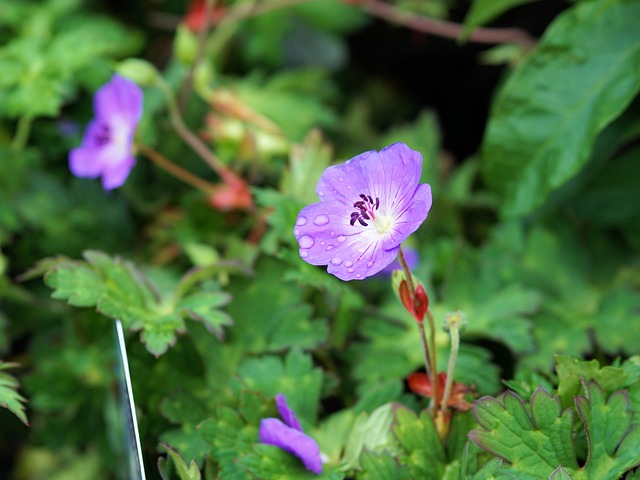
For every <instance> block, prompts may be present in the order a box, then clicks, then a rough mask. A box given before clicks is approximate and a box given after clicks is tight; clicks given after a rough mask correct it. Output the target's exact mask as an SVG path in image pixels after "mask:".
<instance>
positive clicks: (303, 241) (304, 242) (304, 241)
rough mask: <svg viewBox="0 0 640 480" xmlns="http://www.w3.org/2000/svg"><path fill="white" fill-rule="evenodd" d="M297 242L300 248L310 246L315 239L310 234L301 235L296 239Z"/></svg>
mask: <svg viewBox="0 0 640 480" xmlns="http://www.w3.org/2000/svg"><path fill="white" fill-rule="evenodd" d="M298 243H299V244H300V248H311V247H313V244H314V243H315V241H314V240H313V237H312V236H311V235H303V236H301V237H300V238H299V239H298Z"/></svg>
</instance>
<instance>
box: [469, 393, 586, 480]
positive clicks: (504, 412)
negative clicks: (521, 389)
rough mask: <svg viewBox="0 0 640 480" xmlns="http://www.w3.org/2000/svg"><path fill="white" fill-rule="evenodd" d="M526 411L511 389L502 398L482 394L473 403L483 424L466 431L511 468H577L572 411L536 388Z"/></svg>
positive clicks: (532, 472)
mask: <svg viewBox="0 0 640 480" xmlns="http://www.w3.org/2000/svg"><path fill="white" fill-rule="evenodd" d="M529 411H530V412H531V413H530V414H529V412H528V411H527V409H526V407H525V405H524V402H523V401H522V399H520V397H518V396H517V395H515V394H514V393H513V392H507V393H505V395H504V397H503V402H502V403H501V402H499V401H498V400H496V399H495V398H492V397H483V398H481V399H479V400H477V401H476V402H475V403H474V406H473V412H474V415H475V417H476V421H477V422H478V424H479V425H480V426H481V427H482V428H481V429H475V430H473V431H471V433H470V434H469V438H470V439H471V440H472V441H473V442H474V443H475V444H477V445H478V446H480V447H481V448H483V449H485V450H487V451H489V452H491V453H493V454H494V455H497V456H498V457H501V458H503V459H505V460H507V461H509V462H510V463H511V464H512V465H513V467H514V470H516V471H517V472H522V473H524V474H528V475H538V476H539V475H540V474H542V473H543V472H547V475H548V474H550V473H551V472H552V471H553V470H554V469H556V468H557V467H558V465H563V466H566V467H569V468H572V469H577V468H578V463H577V461H576V457H575V452H574V448H573V438H572V426H573V415H572V411H571V410H570V409H567V410H565V411H564V412H563V411H562V410H561V407H560V401H559V400H558V398H557V397H554V396H552V395H550V394H549V393H548V392H547V391H546V390H545V389H543V388H539V389H538V390H536V392H535V393H534V395H533V397H532V399H531V405H530V408H529Z"/></svg>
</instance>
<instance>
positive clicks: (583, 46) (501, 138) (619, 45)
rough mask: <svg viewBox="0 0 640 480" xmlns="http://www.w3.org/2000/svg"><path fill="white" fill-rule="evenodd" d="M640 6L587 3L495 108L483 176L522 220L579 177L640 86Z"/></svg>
mask: <svg viewBox="0 0 640 480" xmlns="http://www.w3.org/2000/svg"><path fill="white" fill-rule="evenodd" d="M638 15H640V10H639V6H638V4H637V2H634V1H629V0H623V1H611V0H594V1H588V2H580V3H578V4H576V5H574V6H572V7H571V8H569V9H568V10H567V11H566V12H564V13H562V14H561V15H559V16H558V18H557V19H556V20H555V21H554V22H553V25H552V26H550V27H549V29H548V30H547V31H546V32H545V35H544V38H543V39H542V41H541V42H540V45H538V47H537V48H536V49H535V50H534V51H533V52H532V53H531V54H530V56H529V57H528V58H527V59H526V60H525V61H523V62H522V64H521V65H520V66H518V67H517V68H516V70H515V71H514V72H512V74H511V75H510V76H509V78H508V80H507V81H506V83H505V84H504V86H503V87H502V89H501V90H500V92H499V94H498V97H497V98H496V100H495V102H494V105H493V107H492V114H491V118H490V121H489V124H488V127H487V133H486V137H485V140H484V145H483V149H482V155H483V174H484V178H485V179H486V181H487V183H488V184H489V185H490V186H491V187H492V188H493V189H494V190H496V191H497V192H499V193H500V194H501V195H502V197H503V204H502V207H501V211H502V213H503V214H504V215H506V216H511V217H513V216H521V215H524V214H528V213H530V212H532V211H533V210H534V209H536V208H537V207H540V206H541V205H542V204H543V203H544V202H545V199H546V198H547V196H548V195H549V194H550V193H552V192H553V191H555V190H557V189H558V188H559V187H561V186H562V185H563V184H564V183H566V182H567V181H568V180H569V179H571V178H572V177H573V176H575V175H576V174H577V173H578V171H579V170H580V168H581V167H583V166H584V164H585V162H586V161H587V160H588V159H589V155H590V152H591V148H592V147H593V144H594V142H595V139H596V137H597V135H598V134H599V133H600V132H601V131H602V130H603V128H604V127H606V126H607V125H608V124H609V123H611V122H612V121H613V120H614V119H615V118H616V117H617V116H619V115H620V114H621V113H622V112H623V110H624V109H625V108H626V107H627V106H628V105H629V104H630V102H631V100H632V99H633V98H634V97H635V95H636V94H637V93H638V90H639V89H640V78H638V70H637V69H635V68H634V65H637V63H638V61H639V59H640V42H639V41H638V36H637V35H636V25H635V22H634V20H633V19H634V18H636V17H637V16H638Z"/></svg>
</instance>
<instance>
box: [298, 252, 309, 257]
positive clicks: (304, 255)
mask: <svg viewBox="0 0 640 480" xmlns="http://www.w3.org/2000/svg"><path fill="white" fill-rule="evenodd" d="M300 256H301V257H302V258H307V257H308V256H309V252H307V251H306V250H300Z"/></svg>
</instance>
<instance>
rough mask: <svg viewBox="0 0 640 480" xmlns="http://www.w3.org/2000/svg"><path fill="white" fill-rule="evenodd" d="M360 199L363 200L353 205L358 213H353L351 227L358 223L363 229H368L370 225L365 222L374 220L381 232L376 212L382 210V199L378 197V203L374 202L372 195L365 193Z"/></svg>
mask: <svg viewBox="0 0 640 480" xmlns="http://www.w3.org/2000/svg"><path fill="white" fill-rule="evenodd" d="M360 198H361V199H362V200H358V201H357V202H355V203H354V204H353V206H354V207H355V209H356V211H355V212H353V213H351V220H349V223H350V224H351V225H355V224H356V222H358V223H359V224H360V225H362V226H363V227H366V226H368V225H369V224H368V223H367V222H366V221H365V220H373V222H374V223H375V224H376V229H378V230H379V228H378V226H377V222H376V215H375V213H374V211H375V210H378V209H379V208H380V199H379V198H377V197H376V201H375V202H374V201H373V198H371V195H365V194H364V193H361V194H360ZM387 222H388V220H387ZM387 228H388V227H387Z"/></svg>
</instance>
